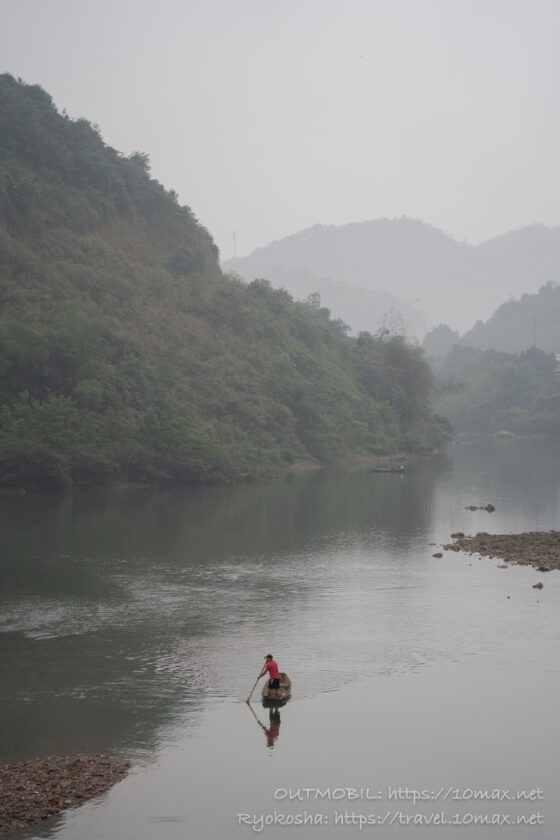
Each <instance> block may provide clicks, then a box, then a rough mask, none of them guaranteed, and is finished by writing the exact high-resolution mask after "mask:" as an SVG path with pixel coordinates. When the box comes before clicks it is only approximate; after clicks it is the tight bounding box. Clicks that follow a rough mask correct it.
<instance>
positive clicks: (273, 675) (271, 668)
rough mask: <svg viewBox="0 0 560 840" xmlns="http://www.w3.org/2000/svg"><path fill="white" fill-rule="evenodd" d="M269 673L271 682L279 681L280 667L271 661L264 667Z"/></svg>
mask: <svg viewBox="0 0 560 840" xmlns="http://www.w3.org/2000/svg"><path fill="white" fill-rule="evenodd" d="M264 667H265V668H266V670H267V671H268V676H269V677H270V679H271V680H279V679H280V671H279V670H278V665H277V664H276V662H275V661H274V659H271V660H270V662H267V663H266V665H265V666H264Z"/></svg>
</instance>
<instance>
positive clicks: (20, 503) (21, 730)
mask: <svg viewBox="0 0 560 840" xmlns="http://www.w3.org/2000/svg"><path fill="white" fill-rule="evenodd" d="M445 466H446V461H445V459H443V460H441V461H432V462H426V463H420V464H418V465H417V466H415V467H414V468H411V470H410V471H409V472H408V473H407V474H406V475H405V476H402V477H401V476H393V475H385V474H375V473H373V472H371V470H369V469H367V468H361V469H354V470H349V469H332V470H329V471H327V470H322V471H317V472H309V473H305V474H300V475H293V476H288V477H285V478H284V479H282V480H279V481H277V482H270V483H262V484H253V485H249V486H236V487H222V488H205V489H197V490H177V491H160V492H155V491H129V492H126V491H124V492H108V493H107V492H101V491H98V490H95V491H92V492H86V491H84V492H76V493H74V494H73V495H65V496H41V497H29V498H23V499H22V498H17V499H14V498H4V499H3V503H2V506H1V508H0V528H1V530H2V533H3V537H4V544H5V545H6V546H7V547H8V549H7V551H6V554H5V556H4V558H3V560H2V565H1V566H0V569H1V574H2V590H1V591H2V609H1V616H2V618H1V622H0V630H2V631H3V632H4V634H5V635H4V637H3V638H4V641H5V644H4V648H5V654H4V655H3V657H2V664H1V666H0V668H1V670H2V675H1V676H2V682H3V687H4V698H5V699H4V700H3V701H1V703H0V717H1V719H2V720H3V721H6V720H10V721H11V722H12V725H13V726H14V728H15V730H16V731H17V732H18V741H19V748H18V749H19V757H21V754H22V752H23V753H24V754H25V755H27V756H31V755H35V754H40V753H41V752H43V753H44V752H47V753H48V752H53V751H57V750H58V751H65V750H68V751H70V750H73V749H81V750H90V749H91V750H95V749H97V748H98V747H99V748H100V749H102V748H104V746H105V747H106V745H107V744H110V745H111V747H112V748H114V749H126V750H131V749H134V750H135V749H144V748H146V749H147V748H149V747H150V746H153V745H154V743H156V741H157V739H158V738H159V737H160V736H159V735H158V733H160V732H161V730H162V727H164V728H166V727H169V726H171V725H173V722H174V720H176V718H177V716H178V715H182V714H183V713H184V711H185V709H186V708H188V709H193V708H196V706H197V704H198V703H200V701H201V700H203V698H205V697H207V696H208V695H213V696H216V695H217V696H224V697H231V695H232V693H233V694H235V691H236V690H237V689H236V680H238V679H239V674H237V673H236V668H237V667H238V664H237V663H238V662H239V661H240V656H241V659H242V661H243V665H244V666H246V667H247V668H250V669H251V671H250V674H252V668H253V666H254V663H252V662H251V661H250V660H247V657H246V656H245V655H244V654H240V651H239V642H238V639H239V638H240V637H242V638H243V639H244V642H243V644H247V643H248V641H247V640H251V641H250V644H251V646H252V647H251V649H252V650H255V649H256V650H259V655H260V648H259V646H260V645H261V644H262V638H263V628H266V627H267V626H268V625H269V618H270V615H271V614H276V613H277V612H278V611H280V612H278V614H280V615H281V616H282V621H283V624H282V627H283V632H282V635H283V644H291V645H292V648H293V647H294V646H296V636H297V634H298V632H300V630H299V629H298V628H301V626H302V621H303V626H305V622H306V620H307V619H305V618H302V616H303V617H304V616H305V614H306V613H308V614H309V615H308V618H309V620H310V621H311V623H312V627H310V628H309V630H308V631H307V633H308V638H309V645H310V647H311V649H314V650H315V653H316V655H319V654H320V651H321V645H322V644H323V643H324V642H323V640H324V638H325V636H324V633H323V634H322V635H321V637H320V638H319V637H318V638H317V639H316V640H315V641H313V640H312V636H313V634H316V626H317V625H318V626H320V627H322V626H323V623H324V621H325V619H324V618H323V617H322V615H323V612H324V611H325V610H326V611H327V613H328V614H330V615H331V616H333V615H334V613H333V605H332V603H331V602H332V600H333V598H334V599H335V601H336V603H337V604H338V606H337V613H336V614H337V615H338V616H339V619H338V620H339V621H343V620H344V621H345V620H346V619H345V618H344V616H345V614H346V612H345V611H346V608H345V602H344V601H341V602H340V603H339V598H340V594H339V593H340V591H341V590H340V581H339V579H338V578H339V575H340V571H339V570H340V562H346V561H345V559H344V558H347V557H348V558H351V557H354V555H355V553H356V551H360V550H362V549H363V548H364V546H365V545H366V543H367V551H368V553H369V552H370V550H371V551H373V554H372V558H375V557H376V555H377V554H379V551H378V547H379V546H383V550H384V551H386V550H387V543H388V541H390V542H391V546H392V547H391V548H389V549H388V550H389V551H390V552H393V551H395V552H397V553H398V552H400V551H403V550H405V549H406V548H407V547H409V546H411V545H412V544H413V542H414V540H415V539H417V537H418V534H422V533H423V532H425V531H426V530H427V529H428V528H429V527H430V525H431V504H432V503H431V499H432V494H433V487H434V484H435V482H436V481H437V478H438V475H439V474H440V473H441V471H442V470H444V469H445ZM368 556H369V554H368ZM352 562H354V561H352ZM366 562H367V564H368V566H369V565H371V568H372V572H371V573H372V574H373V572H374V568H373V565H372V564H374V563H375V562H379V560H377V559H375V560H374V559H372V560H371V561H370V560H369V559H367V560H366ZM361 585H362V582H360V586H361ZM340 610H342V611H341V612H340ZM313 626H315V630H313ZM284 628H285V629H284ZM332 630H333V632H335V631H336V628H335V627H334V626H333V628H332ZM294 634H296V636H294ZM288 637H289V639H290V640H291V641H289V642H288ZM340 644H341V642H340V640H338V639H337V638H336V635H335V637H333V639H332V643H331V650H332V651H333V655H334V652H335V651H336V650H337V649H338V647H340ZM314 645H315V648H313V646H314ZM342 645H343V647H342V649H341V651H342V652H341V653H340V659H341V661H344V660H345V658H347V649H346V646H347V641H343V642H342ZM317 646H318V647H317ZM337 646H338V647H337ZM352 646H353V643H352ZM357 667H358V666H355V665H348V669H349V673H354V671H356V668H357ZM338 671H339V668H335V669H334V670H333V679H334V680H335V684H337V683H338V680H339V679H340V674H338V675H337V673H338ZM358 672H359V670H358V671H356V673H358ZM330 679H331V678H330V677H329V676H328V669H327V670H325V676H324V677H322V678H321V682H320V686H321V687H324V686H325V685H326V686H328V685H330V684H331V683H330ZM249 681H250V676H249V677H248V678H247V682H249ZM14 757H15V756H12V755H6V756H5V759H6V760H10V759H11V758H14Z"/></svg>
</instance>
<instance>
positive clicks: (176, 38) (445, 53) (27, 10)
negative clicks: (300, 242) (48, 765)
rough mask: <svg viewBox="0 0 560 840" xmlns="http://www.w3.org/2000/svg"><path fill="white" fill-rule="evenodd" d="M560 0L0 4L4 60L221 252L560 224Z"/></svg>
mask: <svg viewBox="0 0 560 840" xmlns="http://www.w3.org/2000/svg"><path fill="white" fill-rule="evenodd" d="M559 25H560V2H559V0H283V2H271V0H158V2H155V0H0V71H2V72H3V71H8V72H10V73H12V74H13V75H15V76H21V78H22V79H23V80H24V81H26V82H28V83H38V84H40V85H41V86H42V87H44V88H45V89H46V90H47V91H48V92H49V93H50V94H51V95H52V96H53V98H54V100H55V102H56V104H57V106H58V108H59V109H62V108H66V110H67V111H68V113H69V114H70V116H71V117H74V118H76V117H81V116H83V117H86V118H87V119H89V120H91V121H92V122H94V123H97V124H98V125H99V128H100V130H101V133H102V135H103V137H104V139H105V141H106V142H107V143H108V144H109V145H111V146H113V147H115V148H116V149H119V150H120V151H123V152H125V153H126V154H128V153H130V152H131V151H133V150H140V151H143V152H147V153H149V154H150V156H151V161H152V173H153V175H154V177H156V178H157V179H158V180H159V181H161V182H162V183H163V184H164V185H165V186H166V187H168V188H169V189H171V188H173V189H175V190H176V191H177V192H178V193H179V196H180V200H181V203H184V204H188V205H189V206H190V207H191V208H192V209H193V211H194V212H195V214H196V215H197V217H198V218H199V220H200V221H201V222H202V224H204V225H205V226H206V227H207V228H208V229H209V231H210V232H211V234H212V235H213V236H214V238H215V240H216V243H217V244H218V246H219V248H220V251H221V254H222V258H224V259H227V258H229V257H231V256H232V251H233V231H236V241H237V256H243V255H245V254H247V253H249V252H250V251H251V250H253V249H254V248H255V247H258V246H261V245H266V244H267V243H268V242H270V241H271V240H273V239H280V238H282V237H283V236H287V235H289V234H291V233H295V232H296V231H298V230H301V229H303V228H305V227H309V226H310V225H313V224H316V223H320V224H337V225H339V224H345V223H347V222H352V221H364V220H367V219H375V218H379V217H381V216H385V217H388V218H394V217H399V216H401V215H403V214H405V215H408V216H412V217H415V218H420V219H423V220H424V221H426V222H430V223H431V224H434V225H436V226H437V227H441V228H443V229H444V230H445V231H447V232H448V233H450V234H452V235H453V236H454V237H455V238H457V239H466V240H467V241H470V242H478V241H480V240H482V239H486V238H489V237H491V236H494V235H497V234H499V233H503V232H505V231H507V230H510V229H513V228H518V227H521V226H523V225H526V224H531V223H533V222H542V223H544V224H549V225H558V224H560V153H559V150H560V108H559V90H560V87H559V80H560V72H559V70H560V49H559V47H558V44H559V43H560V26H559Z"/></svg>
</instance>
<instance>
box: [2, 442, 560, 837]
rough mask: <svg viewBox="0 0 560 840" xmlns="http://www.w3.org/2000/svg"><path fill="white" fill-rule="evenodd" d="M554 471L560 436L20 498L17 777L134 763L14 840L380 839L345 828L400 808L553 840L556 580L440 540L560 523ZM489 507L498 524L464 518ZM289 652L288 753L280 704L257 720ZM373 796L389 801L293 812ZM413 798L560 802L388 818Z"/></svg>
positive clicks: (11, 650) (458, 832)
mask: <svg viewBox="0 0 560 840" xmlns="http://www.w3.org/2000/svg"><path fill="white" fill-rule="evenodd" d="M558 453H559V448H558V445H557V444H556V443H554V442H551V441H549V440H515V441H500V440H493V439H479V440H474V441H473V442H472V443H471V444H470V445H465V446H460V447H453V448H451V449H450V450H449V452H448V453H447V454H446V455H443V456H441V457H439V458H437V459H434V460H432V461H426V462H424V463H420V464H418V465H416V466H414V468H411V469H410V471H409V472H407V473H406V474H405V475H404V476H402V477H401V476H393V475H384V474H374V473H372V472H371V471H369V470H368V469H367V468H360V469H338V470H334V469H333V470H325V471H320V472H314V473H308V474H304V475H297V476H290V477H286V478H283V479H281V480H279V481H276V482H270V483H259V484H253V485H249V486H238V487H226V488H203V489H197V490H174V491H151V490H145V491H121V492H106V491H99V490H95V491H89V492H88V491H81V492H76V493H74V494H72V495H70V494H69V495H65V496H57V495H54V496H36V497H29V498H9V497H4V498H2V501H1V503H0V528H1V532H2V534H3V540H2V543H3V547H2V555H1V557H0V561H1V562H0V572H1V575H2V579H1V590H0V592H1V594H0V645H1V649H2V655H1V657H0V662H1V663H2V664H1V666H0V667H1V671H2V673H1V678H2V686H3V688H2V700H1V704H0V720H1V721H2V724H1V726H2V737H1V739H0V743H1V745H2V746H1V749H2V755H1V761H0V763H6V762H9V761H15V760H20V759H24V758H29V757H34V756H39V755H44V754H49V753H50V754H55V753H64V752H72V751H111V752H115V753H120V754H126V755H130V756H132V759H133V762H134V768H133V770H132V773H131V775H130V776H129V777H128V778H127V779H126V780H125V781H124V782H122V783H121V784H119V785H117V786H116V787H115V788H114V789H113V790H112V791H111V792H110V793H109V794H107V795H106V796H104V797H101V798H100V799H98V800H94V801H92V802H90V803H88V804H87V805H86V806H84V807H83V808H81V809H78V810H76V811H73V812H68V813H67V814H66V815H64V816H62V817H60V818H58V819H56V820H54V821H51V822H49V823H47V824H45V825H44V826H41V827H40V828H37V829H34V830H28V831H26V832H19V833H15V834H14V835H13V836H14V837H35V836H36V837H46V836H50V837H54V836H56V837H61V838H68V840H70V838H72V840H74V838H80V840H81V838H84V840H86V838H87V840H89V838H92V840H93V838H100V837H111V838H113V837H114V838H126V840H129V838H130V840H132V838H134V840H136V838H140V840H143V838H146V840H148V838H152V837H154V836H158V837H166V838H167V837H168V838H172V840H175V838H177V840H178V839H179V838H184V837H187V836H189V837H199V838H214V837H217V836H225V837H231V838H237V837H248V836H252V835H253V834H254V833H255V832H254V831H253V829H252V828H251V826H250V825H249V824H246V823H240V822H239V817H238V814H239V813H243V814H248V815H258V814H264V815H266V814H272V813H274V811H276V812H278V813H283V814H297V813H299V814H302V813H303V812H304V811H306V812H307V813H312V814H321V815H323V816H324V817H325V818H328V820H329V821H328V822H326V823H324V824H321V825H315V826H311V825H306V826H300V827H297V826H292V827H290V826H279V825H277V826H276V827H268V828H267V827H265V828H264V831H263V834H264V835H267V836H270V837H296V838H297V837H304V836H308V835H309V834H311V835H315V834H316V835H317V836H320V837H326V838H329V837H339V836H346V835H348V836H352V835H359V833H360V832H359V827H358V826H357V825H355V824H354V825H341V824H340V823H339V824H338V825H337V824H335V822H334V820H335V812H338V814H340V813H343V812H346V811H354V812H355V813H357V814H369V815H372V814H379V813H383V814H385V813H387V812H388V811H391V813H392V814H393V813H395V812H397V810H398V809H401V810H402V813H403V814H413V813H422V814H424V815H428V814H430V813H439V812H441V811H442V810H445V811H446V812H449V813H456V812H460V813H461V814H463V815H464V814H466V813H468V812H470V813H473V814H474V813H483V814H492V813H498V812H499V813H501V814H513V815H515V816H517V815H519V814H525V815H530V814H533V813H537V811H540V813H541V814H542V815H543V816H544V820H545V822H544V825H542V826H539V825H537V826H527V827H521V826H516V827H515V828H514V829H508V828H507V827H503V826H502V827H497V826H495V827H488V826H486V827H484V826H472V825H471V826H468V825H467V826H458V825H453V826H448V827H447V828H445V827H444V828H440V829H439V832H440V833H439V836H442V837H445V838H446V840H447V838H451V840H454V839H455V838H462V837H473V838H477V840H485V838H493V837H506V836H508V833H509V831H512V832H514V833H513V836H515V837H516V838H523V840H524V838H526V837H527V838H529V837H530V838H539V840H541V838H542V839H543V840H544V838H546V839H547V840H548V838H550V837H553V836H556V835H557V833H558V830H559V829H560V812H559V808H558V803H557V801H556V797H555V774H556V764H557V762H556V756H555V753H554V738H553V737H552V734H553V732H554V731H555V730H556V718H555V709H556V705H557V697H558V689H559V687H560V677H559V668H558V662H557V648H558V628H557V615H558V600H559V597H560V576H559V575H558V574H557V573H556V572H551V573H549V574H547V575H541V574H539V573H538V572H536V571H535V570H533V569H531V568H527V567H515V568H510V569H507V570H502V569H499V568H497V565H498V563H499V561H497V560H491V559H488V558H485V559H479V558H477V557H468V556H466V555H462V554H455V553H451V552H443V557H442V558H441V559H439V558H434V557H433V556H432V555H433V554H434V553H436V552H437V551H438V550H439V548H438V546H436V545H431V543H442V542H446V541H448V540H449V536H450V534H451V533H452V532H454V531H457V530H461V531H464V532H465V533H475V532H477V531H480V530H488V531H491V532H518V531H523V530H533V529H541V530H548V529H551V528H556V527H557V526H558V513H559V500H560V495H559V491H560V479H559V471H558V460H559V459H558ZM487 502H491V503H492V504H494V505H495V507H496V511H495V513H493V514H488V513H487V512H486V511H476V512H471V511H467V510H465V506H466V505H469V504H477V505H478V504H480V505H482V504H486V503H487ZM540 579H543V582H544V589H542V590H540V591H538V590H535V589H533V588H532V585H533V584H534V583H536V582H537V581H538V580H540ZM508 596H509V597H508ZM269 651H271V652H272V653H273V654H274V655H275V657H276V658H277V659H278V661H279V664H280V667H281V669H283V670H286V671H287V672H288V673H289V674H290V676H291V678H292V680H293V683H294V694H293V698H292V700H291V701H290V703H289V704H288V705H287V706H286V707H284V708H283V709H282V710H281V712H280V716H281V722H280V726H279V728H278V726H277V729H276V730H273V731H274V732H275V734H276V735H277V737H274V738H273V740H272V744H273V745H272V746H271V745H270V740H271V738H270V725H271V719H270V717H269V712H268V711H267V710H264V709H263V708H262V707H261V706H260V703H259V702H258V695H257V694H256V695H255V696H254V701H255V702H254V704H253V707H252V708H253V709H254V711H255V713H256V714H257V716H258V718H259V721H260V723H261V724H262V726H259V725H258V724H257V722H256V721H255V718H254V716H253V715H252V714H251V713H250V711H249V709H248V708H247V706H246V705H245V704H244V703H243V702H241V701H242V700H244V699H245V697H246V696H247V694H248V693H249V690H250V688H251V686H252V684H253V682H254V680H255V677H256V675H257V672H258V670H259V668H260V666H261V663H262V657H263V656H264V654H265V653H267V652H269ZM8 720H9V721H10V725H9V727H8V726H7V723H6V722H7V721H8ZM276 725H277V724H276ZM263 726H264V729H268V730H269V734H268V735H267V733H266V732H265V731H264V730H263V728H262V727H263ZM352 786H355V787H368V788H370V791H371V792H374V793H377V792H379V793H380V794H381V795H380V799H379V800H375V799H374V800H365V799H359V800H358V801H357V802H356V801H354V800H342V802H340V801H333V800H320V801H305V800H304V801H301V800H297V799H296V800H290V801H288V800H285V799H282V798H278V796H276V798H275V791H276V792H278V790H281V789H288V788H291V789H297V788H298V787H308V788H316V787H319V788H323V789H325V788H329V787H330V788H332V789H334V788H336V787H342V788H346V787H352ZM399 786H403V787H404V786H408V787H409V788H416V789H427V790H430V791H431V790H432V789H433V790H434V791H438V790H439V789H440V788H441V787H442V786H444V787H445V788H446V789H447V788H449V787H450V786H453V787H454V786H457V787H459V788H461V789H463V790H464V789H466V788H467V789H468V788H476V789H496V788H499V789H512V790H514V789H515V790H517V789H523V790H525V789H526V790H531V789H536V788H540V789H542V791H543V799H542V800H538V801H529V802H521V803H520V802H514V803H511V802H507V801H506V802H476V803H473V802H470V801H454V802H453V803H452V805H453V807H451V804H450V803H449V802H445V803H443V802H440V801H439V800H438V801H433V802H432V801H429V802H423V803H416V804H415V805H414V806H413V803H411V802H410V801H396V800H394V799H393V800H389V798H388V795H389V789H390V788H391V787H392V788H393V789H395V788H398V787H399ZM435 831H436V829H435V828H434V826H419V825H403V824H401V823H399V822H397V823H396V824H393V825H384V826H375V827H372V826H368V827H367V828H366V829H364V832H362V833H366V834H368V833H369V834H370V835H371V836H376V837H382V838H385V837H386V838H399V840H400V838H403V840H404V838H408V837H410V838H412V840H416V838H429V837H433V836H434V832H435ZM509 836H511V835H509Z"/></svg>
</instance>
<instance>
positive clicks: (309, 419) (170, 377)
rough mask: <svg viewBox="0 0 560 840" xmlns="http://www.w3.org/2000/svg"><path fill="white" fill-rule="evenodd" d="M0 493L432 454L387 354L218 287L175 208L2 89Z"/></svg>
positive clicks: (275, 295)
mask: <svg viewBox="0 0 560 840" xmlns="http://www.w3.org/2000/svg"><path fill="white" fill-rule="evenodd" d="M0 249H1V253H2V264H1V267H0V306H1V310H0V311H1V313H2V315H1V318H0V405H1V408H0V412H1V424H0V485H4V486H21V485H23V486H28V487H39V486H48V487H57V486H64V485H67V484H70V483H72V482H98V481H109V480H111V481H114V480H133V481H141V482H145V481H149V482H153V481H180V482H200V481H227V480H235V479H239V478H240V477H242V476H246V475H258V474H263V473H266V472H270V471H272V470H274V469H277V468H278V467H279V466H282V465H285V464H287V463H290V462H292V461H294V460H295V459H300V458H303V459H314V460H316V461H319V462H325V461H329V460H332V459H335V458H339V457H344V456H348V455H351V454H357V453H364V454H367V453H377V452H391V451H397V450H401V449H408V450H426V449H431V448H433V447H435V446H438V445H440V444H441V443H442V442H443V441H444V440H445V439H446V437H447V436H448V434H449V430H448V424H447V423H446V421H444V420H442V419H441V418H438V417H436V416H434V415H433V414H432V413H431V411H430V409H429V408H428V404H429V395H430V391H431V388H432V385H433V381H432V376H431V372H430V369H429V366H428V365H427V363H426V361H425V359H424V357H423V353H422V351H421V350H420V349H418V348H415V347H411V346H409V345H407V344H406V343H405V342H404V341H403V340H402V339H400V338H396V337H393V338H390V337H387V336H378V337H373V336H371V335H369V334H362V335H360V337H359V338H358V339H351V338H349V337H348V336H347V335H346V330H345V328H344V325H343V324H342V323H341V322H340V321H333V320H331V319H330V317H329V314H330V313H329V312H328V310H326V309H324V308H322V307H321V306H320V301H318V300H316V299H313V300H310V301H309V302H307V303H296V302H294V301H293V300H292V299H291V297H290V296H289V294H288V293H287V292H285V291H282V290H275V289H273V288H272V287H271V286H270V285H269V284H268V283H267V282H266V281H262V280H257V281H254V282H252V283H250V284H248V285H247V284H245V283H244V282H242V281H240V280H234V279H232V278H229V277H225V276H224V275H223V274H222V273H221V272H220V270H219V267H218V262H217V256H218V255H217V249H216V247H215V246H214V244H213V242H212V239H211V237H210V235H209V234H208V233H207V231H205V230H204V228H202V227H201V226H200V225H199V224H198V222H197V221H196V219H195V218H194V216H193V214H192V212H191V211H190V209H189V208H188V207H182V206H180V205H179V204H178V202H177V196H176V195H175V194H174V193H173V192H168V191H166V190H165V189H164V188H163V187H162V186H161V184H159V183H158V182H157V181H155V180H153V179H151V178H150V177H149V161H148V158H147V156H146V155H144V154H141V153H138V152H137V153H134V154H133V155H131V156H130V157H128V158H126V157H123V156H122V155H120V154H119V153H118V152H116V151H115V150H114V149H111V148H109V147H108V146H106V145H105V143H104V142H103V140H102V138H101V137H100V135H99V133H98V131H97V130H96V129H95V128H94V127H93V126H91V125H90V124H89V123H88V122H87V121H86V120H77V121H72V120H70V119H68V117H66V116H65V115H63V114H59V113H58V111H57V110H56V108H55V107H54V105H53V103H52V100H51V98H50V97H49V96H48V94H47V93H45V91H44V90H42V89H41V88H40V87H38V86H30V85H26V84H24V83H22V82H20V81H16V80H15V79H14V78H12V77H11V76H9V75H4V76H0Z"/></svg>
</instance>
